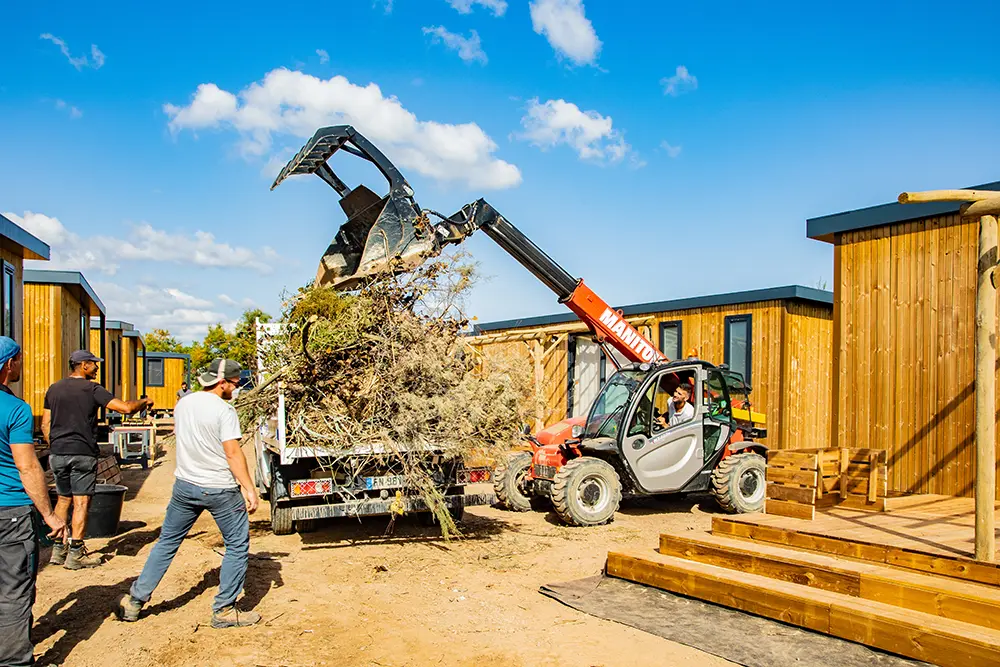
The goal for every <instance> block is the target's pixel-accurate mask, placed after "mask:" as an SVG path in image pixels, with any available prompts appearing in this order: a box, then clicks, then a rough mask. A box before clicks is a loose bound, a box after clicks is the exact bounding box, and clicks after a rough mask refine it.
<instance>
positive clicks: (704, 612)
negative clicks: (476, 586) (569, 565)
mask: <svg viewBox="0 0 1000 667" xmlns="http://www.w3.org/2000/svg"><path fill="white" fill-rule="evenodd" d="M539 592H540V593H542V595H547V596H548V597H550V598H553V599H554V600H558V601H559V602H562V603H563V604H565V605H567V606H569V607H572V608H573V609H576V610H578V611H582V612H584V613H586V614H590V615H591V616H597V617H598V618H603V619H606V620H609V621H616V622H618V623H622V624H624V625H628V626H631V627H633V628H637V629H639V630H643V631H645V632H649V633H651V634H654V635H657V636H659V637H663V638H664V639H669V640H670V641H674V642H677V643H678V644H684V645H686V646H690V647H692V648H696V649H699V650H701V651H705V652H706V653H711V654H712V655H717V656H719V657H720V658H725V659H726V660H729V661H731V662H736V663H739V664H741V665H746V666H747V667H806V666H807V665H810V666H811V665H822V666H823V667H872V666H875V667H912V666H915V665H920V666H923V665H927V664H928V663H925V662H919V661H915V660H909V659H906V658H901V657H899V656H895V655H891V654H888V653H882V652H881V651H876V650H873V649H870V648H868V647H867V646H863V645H861V644H855V643H854V642H849V641H846V640H844V639H838V638H837V637H831V636H829V635H824V634H821V633H818V632H812V631H810V630H804V629H802V628H797V627H794V626H791V625H785V624H784V623H779V622H778V621H772V620H770V619H767V618H762V617H760V616H754V615H752V614H745V613H743V612H741V611H736V610H735V609H729V608H728V607H721V606H719V605H715V604H712V603H710V602H704V601H702V600H695V599H692V598H686V597H683V596H681V595H675V594H673V593H668V592H667V591H663V590H660V589H658V588H653V587H651V586H643V585H642V584H636V583H633V582H631V581H626V580H624V579H616V578H614V577H606V576H603V575H598V576H596V577H587V578H585V579H577V580H575V581H567V582H565V583H561V584H550V585H548V586H542V587H541V588H540V589H539Z"/></svg>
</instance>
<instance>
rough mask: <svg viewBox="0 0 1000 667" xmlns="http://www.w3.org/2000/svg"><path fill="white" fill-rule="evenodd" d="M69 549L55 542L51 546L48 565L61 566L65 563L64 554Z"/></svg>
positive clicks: (64, 544) (62, 543)
mask: <svg viewBox="0 0 1000 667" xmlns="http://www.w3.org/2000/svg"><path fill="white" fill-rule="evenodd" d="M67 551H69V547H68V546H66V543H65V542H56V543H55V544H53V545H52V555H51V556H49V565H62V564H63V563H65V562H66V552H67Z"/></svg>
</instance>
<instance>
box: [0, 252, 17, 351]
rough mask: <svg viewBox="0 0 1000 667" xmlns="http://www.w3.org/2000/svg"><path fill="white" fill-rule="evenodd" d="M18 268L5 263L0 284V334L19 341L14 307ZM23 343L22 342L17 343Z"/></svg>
mask: <svg viewBox="0 0 1000 667" xmlns="http://www.w3.org/2000/svg"><path fill="white" fill-rule="evenodd" d="M8 280H10V299H7V294H6V289H5V288H6V287H7V281H8ZM16 291H17V268H16V267H15V266H14V265H13V264H11V263H10V262H8V261H7V260H4V261H3V284H0V332H2V333H3V335H4V336H9V337H10V338H13V339H14V340H15V341H17V338H18V337H17V336H15V335H14V322H15V321H17V317H16V315H17V313H16V312H15V311H14V305H15V304H16V303H17V295H16V294H15V292H16ZM8 308H10V327H8V326H7V318H6V315H7V309H8ZM17 342H21V341H17Z"/></svg>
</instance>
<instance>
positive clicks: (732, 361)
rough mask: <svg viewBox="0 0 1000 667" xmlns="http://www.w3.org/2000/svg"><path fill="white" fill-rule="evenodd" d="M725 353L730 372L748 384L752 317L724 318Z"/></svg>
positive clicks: (732, 316) (736, 316)
mask: <svg viewBox="0 0 1000 667" xmlns="http://www.w3.org/2000/svg"><path fill="white" fill-rule="evenodd" d="M725 325H726V351H725V357H726V359H725V361H726V365H728V366H729V368H730V370H732V371H734V372H736V373H739V374H740V375H742V376H743V380H744V381H745V382H746V383H747V384H750V382H751V379H750V367H751V361H752V359H751V357H752V350H751V341H752V340H753V317H752V316H751V315H749V314H747V315H730V316H728V317H727V318H726V321H725Z"/></svg>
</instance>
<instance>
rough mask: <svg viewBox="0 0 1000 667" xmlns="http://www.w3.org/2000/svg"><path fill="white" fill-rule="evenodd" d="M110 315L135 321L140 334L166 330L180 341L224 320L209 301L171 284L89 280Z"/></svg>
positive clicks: (200, 336)
mask: <svg viewBox="0 0 1000 667" xmlns="http://www.w3.org/2000/svg"><path fill="white" fill-rule="evenodd" d="M92 285H93V287H94V291H95V292H97V295H98V296H100V297H101V301H103V302H104V305H105V306H106V307H107V309H108V313H109V314H110V316H111V317H113V318H114V319H117V320H124V321H126V322H131V323H132V324H135V325H136V326H137V327H138V328H139V330H140V331H141V332H143V333H148V332H150V331H152V330H153V329H167V330H168V331H170V333H171V334H173V335H174V336H176V337H177V338H179V339H180V340H182V341H191V340H198V339H201V338H203V337H204V336H205V333H206V332H207V331H208V327H209V326H210V325H212V324H216V323H220V322H226V321H227V317H226V315H225V314H224V313H221V312H218V311H217V310H214V309H213V308H212V302H211V301H208V300H207V299H202V298H200V297H197V296H193V295H191V294H187V293H185V292H182V291H181V290H179V289H176V288H171V287H158V286H156V285H150V284H139V285H129V286H127V287H126V286H124V285H120V284H118V283H112V282H94V283H92Z"/></svg>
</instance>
